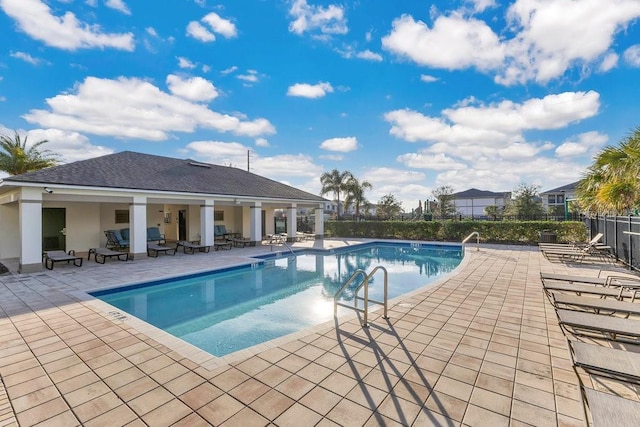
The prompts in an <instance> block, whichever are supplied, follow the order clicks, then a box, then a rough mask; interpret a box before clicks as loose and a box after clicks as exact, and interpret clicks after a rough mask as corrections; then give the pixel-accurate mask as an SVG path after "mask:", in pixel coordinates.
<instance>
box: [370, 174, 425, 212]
mask: <svg viewBox="0 0 640 427" xmlns="http://www.w3.org/2000/svg"><path fill="white" fill-rule="evenodd" d="M426 179H427V176H426V175H425V174H424V173H423V172H416V171H410V170H406V169H397V168H390V167H381V168H372V169H369V170H367V171H365V172H364V173H363V174H362V180H366V181H369V182H370V183H371V185H372V186H373V189H372V190H371V191H368V192H367V193H366V197H367V199H368V200H369V201H370V202H371V203H378V201H379V200H380V199H381V198H382V196H384V195H386V194H393V195H394V196H395V197H396V199H398V200H399V201H401V202H402V207H403V209H404V210H405V211H407V212H411V209H412V208H413V207H416V206H418V200H425V199H426V198H427V197H430V195H431V191H432V189H431V188H430V187H428V186H426V185H424V182H425V181H426Z"/></svg>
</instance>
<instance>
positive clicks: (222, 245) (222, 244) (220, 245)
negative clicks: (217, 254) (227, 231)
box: [213, 240, 233, 251]
mask: <svg viewBox="0 0 640 427" xmlns="http://www.w3.org/2000/svg"><path fill="white" fill-rule="evenodd" d="M213 248H214V249H215V250H216V251H217V250H218V249H231V248H233V243H232V242H229V241H228V240H218V241H216V240H214V241H213Z"/></svg>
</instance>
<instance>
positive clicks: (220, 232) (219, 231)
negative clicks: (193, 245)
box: [213, 224, 229, 240]
mask: <svg viewBox="0 0 640 427" xmlns="http://www.w3.org/2000/svg"><path fill="white" fill-rule="evenodd" d="M226 234H229V232H228V231H227V227H226V226H225V225H224V224H221V225H216V226H214V228H213V238H214V240H226V236H225V235H226Z"/></svg>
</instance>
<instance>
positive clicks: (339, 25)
mask: <svg viewBox="0 0 640 427" xmlns="http://www.w3.org/2000/svg"><path fill="white" fill-rule="evenodd" d="M289 15H291V16H292V17H293V18H294V20H293V22H291V24H289V31H291V32H292V33H295V34H298V35H302V34H304V33H305V32H313V31H318V32H320V34H322V35H324V36H328V35H332V34H346V33H347V32H348V31H349V29H348V28H347V19H346V18H345V16H344V8H343V7H341V6H337V5H334V4H331V5H329V6H327V7H322V6H312V5H309V4H308V3H307V1H306V0H293V1H292V2H291V8H290V9H289Z"/></svg>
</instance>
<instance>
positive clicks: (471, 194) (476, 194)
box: [453, 188, 509, 199]
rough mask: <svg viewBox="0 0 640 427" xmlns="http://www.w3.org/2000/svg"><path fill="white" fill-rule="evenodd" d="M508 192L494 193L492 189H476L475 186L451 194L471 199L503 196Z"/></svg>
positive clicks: (459, 197) (458, 197)
mask: <svg viewBox="0 0 640 427" xmlns="http://www.w3.org/2000/svg"><path fill="white" fill-rule="evenodd" d="M508 194H509V192H502V193H495V192H493V191H485V190H478V189H477V188H470V189H468V190H465V191H461V192H459V193H455V194H453V196H454V197H455V198H456V199H465V198H466V199H471V198H481V197H505V196H506V195H508Z"/></svg>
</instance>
